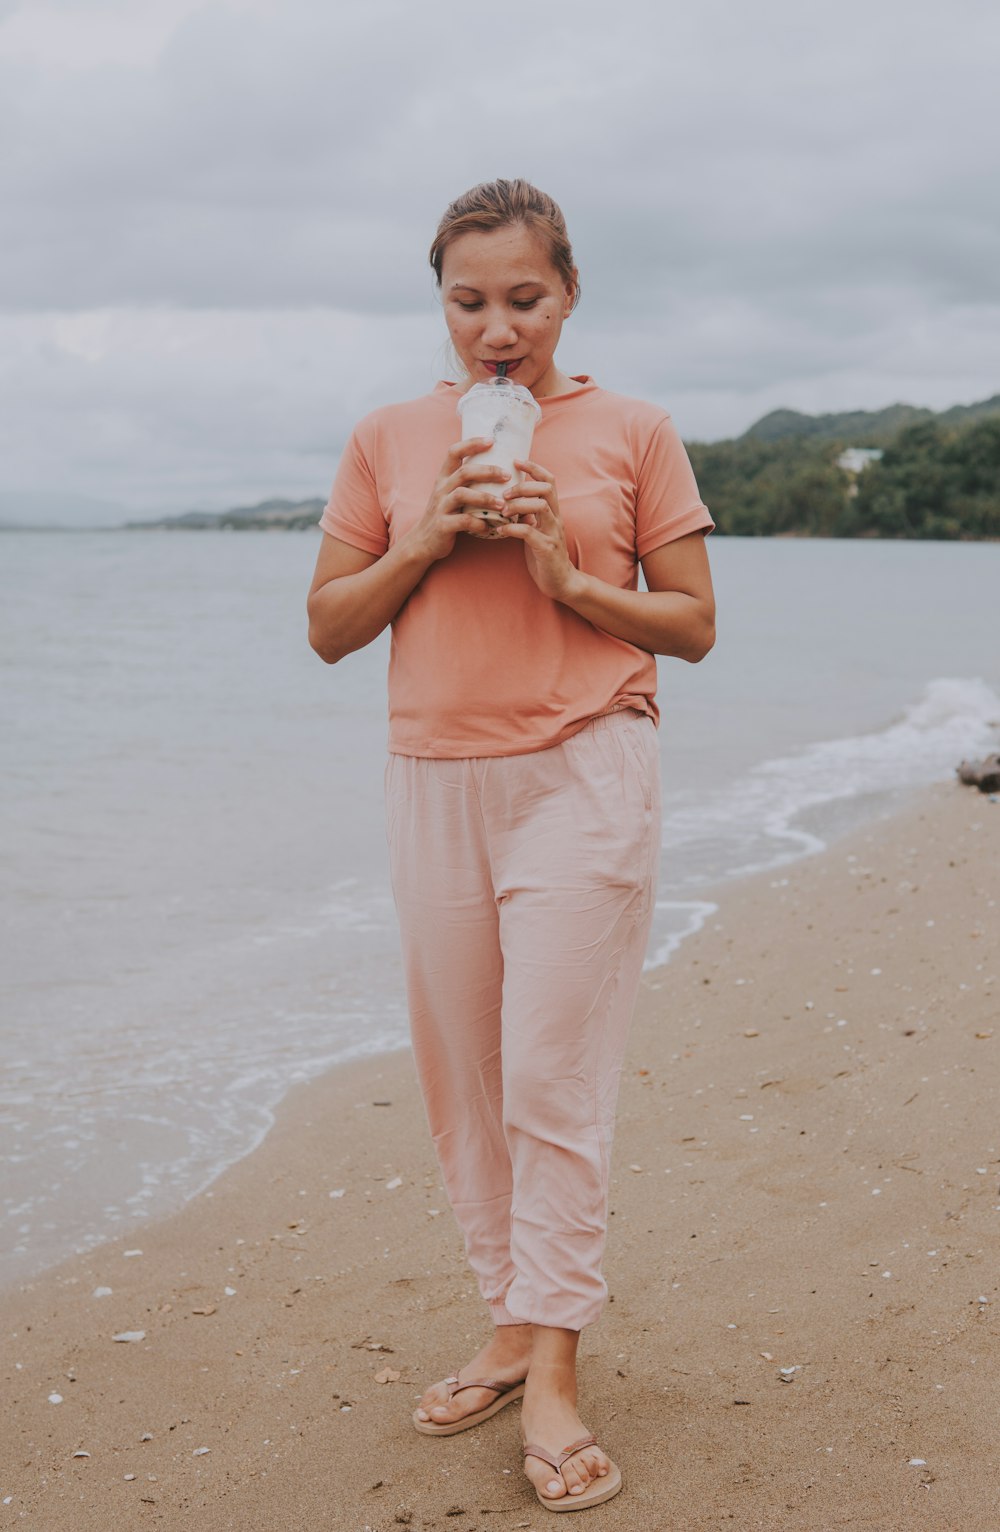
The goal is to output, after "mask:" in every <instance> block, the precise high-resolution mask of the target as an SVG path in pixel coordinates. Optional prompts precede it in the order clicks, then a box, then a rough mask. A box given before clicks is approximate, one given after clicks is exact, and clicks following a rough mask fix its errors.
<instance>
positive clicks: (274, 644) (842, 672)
mask: <svg viewBox="0 0 1000 1532" xmlns="http://www.w3.org/2000/svg"><path fill="white" fill-rule="evenodd" d="M709 546H710V551H711V557H712V563H713V569H714V572H715V580H716V588H717V594H718V602H719V637H718V643H717V646H716V648H715V650H714V651H713V652H712V654H711V655H710V656H709V657H708V658H707V659H706V660H705V661H704V662H703V663H702V664H700V665H697V666H689V665H686V664H684V663H683V662H681V661H677V660H665V661H662V662H661V665H660V700H661V705H662V710H663V724H662V732H661V742H662V748H663V774H664V793H665V798H664V802H665V812H664V829H663V855H662V863H661V877H660V898H659V904H658V908H657V916H656V922H655V926H654V931H653V936H652V940H651V943H650V952H649V961H650V962H651V963H652V962H662V961H664V960H666V959H667V958H668V957H669V956H670V954H671V953H672V952H673V951H674V950H675V949H676V947H677V945H678V943H679V942H681V941H682V940H683V937H684V935H685V934H687V933H688V932H689V931H691V930H694V929H696V928H697V926H698V925H699V924H700V923H701V921H702V920H703V919H704V918H705V916H706V914H707V913H708V912H709V911H710V910H711V909H712V908H713V905H712V903H711V892H712V891H714V890H716V889H717V888H718V886H719V885H720V884H721V883H723V882H724V881H725V880H726V879H727V878H730V877H733V876H738V875H740V874H744V873H747V872H750V871H754V870H758V869H763V868H768V867H778V866H780V865H781V864H782V863H783V862H785V861H787V860H788V859H790V858H792V857H795V856H800V855H802V854H805V853H808V852H810V851H813V850H815V849H818V848H819V847H821V846H822V845H823V844H824V843H825V842H826V841H827V840H828V839H829V838H830V837H831V836H833V835H836V834H840V833H842V832H843V831H845V830H847V829H850V828H852V827H854V826H855V825H857V824H860V823H862V822H863V821H864V820H865V819H866V818H871V817H873V816H878V815H881V814H884V813H887V812H890V811H891V810H892V809H893V808H895V807H897V806H899V805H901V804H902V803H903V802H905V800H906V797H907V795H908V794H910V793H912V792H913V791H914V790H915V789H917V788H919V787H920V786H922V785H923V784H925V783H929V782H933V781H936V780H944V779H947V778H949V777H950V776H951V775H952V773H953V770H954V767H955V765H956V764H957V762H958V760H959V759H960V758H961V757H962V756H975V755H977V754H979V753H982V752H984V751H986V750H987V749H991V748H993V749H995V748H997V741H998V723H1000V648H998V645H997V644H996V616H995V599H996V591H997V589H998V588H1000V545H992V544H991V545H955V544H938V543H876V542H831V541H799V540H772V539H759V540H755V539H747V540H745V539H735V538H733V539H722V538H716V539H713V540H711V541H710V544H709ZM316 548H317V539H316V537H315V536H313V535H311V534H309V533H303V534H293V533H267V532H241V533H222V532H167V531H147V532H142V531H132V532H93V533H60V534H56V533H44V534H43V533H5V534H0V590H2V603H0V686H2V694H3V698H4V720H5V722H4V728H3V731H2V735H0V759H2V764H3V772H4V777H3V780H4V793H3V800H2V808H0V812H2V818H3V826H2V835H3V839H2V848H0V854H2V858H3V869H4V878H3V888H2V894H0V901H2V903H0V920H2V942H3V953H2V964H0V986H2V1007H3V1009H2V1037H0V1042H2V1049H3V1055H2V1056H3V1069H2V1075H0V1166H2V1187H0V1282H2V1281H10V1280H15V1279H17V1278H19V1277H22V1276H24V1275H28V1274H30V1273H31V1272H33V1271H36V1270H39V1269H41V1268H43V1267H44V1266H46V1265H48V1264H51V1263H53V1262H54V1261H57V1260H59V1259H61V1258H62V1257H64V1256H66V1255H69V1254H72V1253H73V1252H74V1251H76V1250H80V1249H85V1248H88V1247H89V1246H91V1245H93V1244H95V1243H97V1242H99V1241H100V1240H102V1239H104V1238H106V1237H108V1235H110V1234H114V1233H116V1232H124V1231H125V1230H126V1229H129V1228H132V1227H134V1226H135V1225H136V1224H138V1223H140V1222H141V1221H142V1220H143V1219H145V1218H148V1217H149V1216H152V1215H156V1214H159V1213H162V1212H165V1211H169V1210H170V1209H171V1208H173V1207H176V1206H178V1205H179V1204H180V1203H181V1202H182V1201H183V1200H184V1199H185V1198H186V1197H189V1196H191V1195H192V1194H193V1193H194V1192H196V1191H197V1190H199V1189H200V1188H201V1187H203V1186H205V1185H206V1184H207V1183H208V1182H209V1181H210V1180H211V1179H212V1178H213V1177H214V1176H215V1175H216V1174H218V1172H219V1170H220V1169H221V1168H222V1167H223V1166H225V1165H226V1164H228V1163H231V1162H232V1160H234V1159H235V1158H237V1157H238V1156H240V1155H241V1154H244V1153H246V1152H247V1151H248V1150H249V1149H250V1148H252V1147H253V1146H254V1144H255V1143H256V1142H257V1141H258V1140H259V1139H260V1137H261V1136H262V1135H263V1133H264V1132H265V1131H266V1129H267V1127H268V1126H269V1124H270V1122H271V1118H272V1113H273V1110H274V1108H275V1106H276V1104H277V1103H278V1101H279V1100H280V1099H281V1097H282V1095H283V1094H284V1092H285V1091H286V1090H287V1089H288V1087H289V1085H290V1084H292V1083H293V1082H295V1081H299V1080H304V1079H308V1078H310V1077H311V1076H314V1075H316V1074H318V1073H319V1072H320V1071H322V1070H324V1069H326V1068H328V1067H329V1066H331V1065H333V1064H335V1063H337V1062H338V1061H342V1060H346V1059H348V1058H351V1057H354V1056H357V1055H360V1054H362V1053H369V1052H377V1051H379V1050H383V1049H388V1048H393V1047H397V1046H399V1045H400V1044H401V1043H403V1042H404V1041H405V1036H406V1018H405V1005H404V1000H403V993H402V984H401V979H400V970H399V961H398V949H397V942H396V934H395V925H394V919H393V912H392V901H391V895H390V890H389V881H388V870H387V858H386V851H385V840H384V833H383V829H382V811H381V794H382V785H381V778H382V768H383V763H384V757H385V734H386V722H385V670H386V662H387V654H388V646H387V642H386V640H385V639H382V640H380V641H378V642H377V643H375V644H373V645H372V646H371V647H370V648H369V649H367V650H365V651H363V652H362V653H359V654H356V655H352V656H349V657H348V658H347V659H345V660H344V661H342V662H341V663H340V664H339V665H337V666H335V667H333V668H330V667H327V666H325V665H323V663H322V662H321V661H320V660H319V659H317V657H316V656H315V655H314V654H313V653H312V652H311V651H310V649H309V648H308V645H307V642H306V625H305V592H306V590H307V588H308V584H309V580H310V576H311V572H312V567H313V563H314V560H315V554H316ZM996 811H997V812H998V813H1000V807H998V808H997V810H996Z"/></svg>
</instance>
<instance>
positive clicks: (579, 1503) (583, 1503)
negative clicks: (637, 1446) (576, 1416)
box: [523, 1436, 622, 1511]
mask: <svg viewBox="0 0 1000 1532" xmlns="http://www.w3.org/2000/svg"><path fill="white" fill-rule="evenodd" d="M596 1446H597V1442H596V1440H595V1439H594V1437H592V1436H585V1437H584V1438H583V1440H582V1441H579V1442H574V1443H573V1445H572V1447H567V1448H565V1450H564V1451H563V1452H561V1453H560V1454H559V1456H558V1457H555V1458H554V1457H553V1456H552V1454H551V1453H549V1452H546V1451H545V1448H544V1447H536V1446H535V1445H534V1444H533V1443H532V1442H525V1444H524V1447H523V1451H524V1456H525V1457H526V1458H527V1457H532V1458H541V1460H542V1462H543V1463H551V1465H552V1467H553V1468H554V1469H555V1471H556V1473H557V1474H560V1477H561V1470H562V1466H563V1464H564V1463H565V1462H566V1460H567V1459H568V1458H571V1457H572V1456H573V1454H574V1452H582V1451H583V1448H584V1447H596ZM621 1487H622V1476H621V1473H620V1472H619V1470H618V1468H617V1467H616V1465H615V1464H614V1463H612V1464H611V1466H610V1468H609V1469H608V1471H607V1473H606V1474H603V1475H602V1476H601V1477H600V1478H597V1479H591V1481H590V1483H589V1484H588V1485H587V1488H586V1489H585V1490H584V1491H583V1494H582V1495H571V1494H569V1492H568V1491H567V1493H566V1494H565V1495H560V1496H559V1498H558V1499H557V1500H553V1499H552V1498H551V1497H550V1496H548V1495H543V1494H542V1492H541V1490H540V1489H536V1490H535V1494H536V1495H537V1497H538V1500H539V1503H540V1504H541V1505H544V1507H545V1509H546V1510H547V1511H585V1510H586V1509H587V1507H588V1506H591V1505H600V1504H601V1503H602V1501H604V1500H610V1499H611V1497H612V1495H617V1493H618V1491H619V1490H620V1489H621Z"/></svg>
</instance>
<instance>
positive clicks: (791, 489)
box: [131, 394, 1000, 540]
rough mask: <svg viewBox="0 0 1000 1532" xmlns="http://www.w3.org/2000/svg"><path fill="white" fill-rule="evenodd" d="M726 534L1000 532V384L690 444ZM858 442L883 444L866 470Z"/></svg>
mask: <svg viewBox="0 0 1000 1532" xmlns="http://www.w3.org/2000/svg"><path fill="white" fill-rule="evenodd" d="M687 446H688V452H689V453H690V456H691V462H692V464H693V465H694V470H695V473H696V475H697V478H698V484H699V486H700V488H701V493H702V496H703V498H704V500H705V503H706V504H707V505H708V506H709V508H710V510H711V512H712V515H713V516H714V518H715V521H716V525H717V526H718V530H719V532H721V533H727V532H728V533H732V534H736V535H739V536H743V537H776V536H799V537H923V538H951V539H970V540H972V539H983V538H1000V394H995V395H994V396H993V398H992V399H985V400H983V401H982V402H981V403H979V404H968V405H956V406H955V407H954V408H953V409H950V410H944V411H943V412H942V413H940V414H935V413H934V412H933V411H932V410H925V409H917V408H916V407H915V406H913V405H910V404H893V405H890V406H889V407H888V408H887V409H884V410H872V411H868V410H853V411H850V412H848V413H846V414H841V415H801V414H799V413H798V412H797V411H795V410H772V412H771V413H770V414H769V415H765V416H764V417H763V419H762V420H758V421H757V422H756V424H755V425H752V426H751V427H750V429H749V430H748V431H745V432H744V434H743V435H742V436H739V437H736V438H734V439H732V440H729V441H720V442H688V444H687ZM849 447H855V448H857V447H862V448H873V449H877V450H880V451H881V452H882V457H881V459H880V460H878V461H874V462H869V463H868V465H867V466H866V467H864V468H863V469H862V470H861V471H857V470H856V469H852V468H843V467H840V466H839V465H838V459H839V458H840V457H841V455H842V454H843V453H844V452H845V450H846V449H847V448H849ZM323 504H324V502H323V500H322V499H320V498H319V497H318V496H317V497H316V498H314V499H310V500H298V501H292V500H265V501H262V502H261V503H260V504H259V505H253V506H242V507H240V508H239V509H236V510H231V511H222V512H207V511H191V512H188V514H187V515H185V516H173V517H166V518H164V519H163V520H161V521H159V522H144V523H132V524H131V525H132V526H134V527H137V528H138V527H140V526H141V527H142V528H144V529H151V528H153V527H171V528H176V529H178V530H193V529H200V528H206V529H207V528H223V529H226V530H234V531H238V530H244V529H247V530H250V529H253V530H269V531H278V530H281V531H292V530H297V529H306V528H308V529H310V530H311V529H313V528H315V526H316V523H317V521H318V520H319V515H320V512H321V510H322V508H323Z"/></svg>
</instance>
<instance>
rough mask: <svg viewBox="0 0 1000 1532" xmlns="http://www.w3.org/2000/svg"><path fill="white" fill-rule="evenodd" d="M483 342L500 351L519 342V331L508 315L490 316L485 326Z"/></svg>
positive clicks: (487, 317)
mask: <svg viewBox="0 0 1000 1532" xmlns="http://www.w3.org/2000/svg"><path fill="white" fill-rule="evenodd" d="M483 340H484V341H485V343H486V344H487V345H488V346H492V347H494V349H495V350H499V349H500V348H501V347H502V346H512V345H513V344H514V342H515V341H516V340H517V330H516V328H515V326H514V324H513V323H512V321H511V319H510V316H509V315H508V314H499V313H498V314H488V315H487V316H486V323H485V325H484V326H483Z"/></svg>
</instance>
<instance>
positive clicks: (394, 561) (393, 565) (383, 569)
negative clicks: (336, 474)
mask: <svg viewBox="0 0 1000 1532" xmlns="http://www.w3.org/2000/svg"><path fill="white" fill-rule="evenodd" d="M432 562H433V560H432V559H429V558H421V557H420V555H419V551H418V550H416V549H414V548H413V547H412V546H407V544H406V543H405V542H401V543H398V544H397V545H396V547H395V548H390V549H389V551H388V553H385V554H383V555H382V556H381V557H379V555H378V554H376V553H365V552H364V551H363V550H362V549H361V548H352V547H351V545H350V543H342V542H341V541H340V539H339V538H336V537H331V536H330V534H329V533H328V532H324V533H323V542H322V544H321V546H320V550H319V555H318V557H317V559H316V573H315V575H314V576H313V582H312V586H311V588H310V591H309V598H308V601H307V603H306V608H307V611H308V613H309V643H310V645H311V647H312V648H313V649H315V651H316V653H317V654H318V655H319V657H320V659H322V660H325V661H326V663H327V664H328V665H335V664H336V663H337V661H338V660H342V659H343V658H344V655H345V654H353V652H354V650H355V649H363V648H364V647H365V645H366V644H370V643H371V642H372V641H373V639H376V638H378V636H379V634H380V633H381V632H382V630H383V628H386V627H388V625H389V623H390V622H391V621H392V619H393V618H394V617H395V615H396V613H397V612H398V611H399V609H400V607H401V606H402V605H403V602H404V601H405V600H406V598H407V596H408V595H409V594H410V592H411V591H412V590H413V589H414V588H415V587H416V586H417V585H419V583H420V581H421V580H422V579H423V577H424V575H425V574H426V572H427V570H428V569H429V567H430V565H431V563H432Z"/></svg>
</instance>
